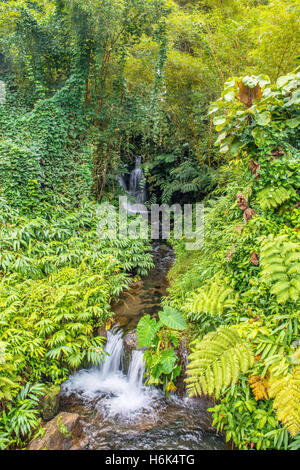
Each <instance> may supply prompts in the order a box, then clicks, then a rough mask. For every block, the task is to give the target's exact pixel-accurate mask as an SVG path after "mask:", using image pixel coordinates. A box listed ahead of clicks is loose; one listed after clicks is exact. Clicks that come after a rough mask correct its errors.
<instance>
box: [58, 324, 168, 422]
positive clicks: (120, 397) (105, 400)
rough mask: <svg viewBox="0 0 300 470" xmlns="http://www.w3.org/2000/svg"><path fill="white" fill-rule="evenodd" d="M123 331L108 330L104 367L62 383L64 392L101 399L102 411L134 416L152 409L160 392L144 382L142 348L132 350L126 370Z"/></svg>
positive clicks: (86, 397) (112, 414) (129, 417)
mask: <svg viewBox="0 0 300 470" xmlns="http://www.w3.org/2000/svg"><path fill="white" fill-rule="evenodd" d="M122 334H123V332H122V330H112V331H108V333H107V343H106V347H105V351H106V353H107V354H108V356H107V357H106V358H105V360H104V362H103V363H102V365H101V367H100V368H92V369H84V370H81V371H79V372H76V373H75V374H73V375H72V376H71V377H70V378H69V379H68V380H67V381H66V382H65V383H64V384H63V386H62V391H63V393H64V394H65V395H71V394H75V395H78V396H79V397H82V398H84V399H87V400H89V401H91V400H92V401H93V400H97V399H99V398H100V401H99V403H101V409H102V412H103V411H104V412H105V413H106V414H108V415H111V416H114V415H120V416H123V417H124V416H125V417H126V419H134V417H136V416H137V414H139V413H140V412H141V411H145V410H152V407H153V402H154V401H155V399H156V398H157V396H158V394H159V392H158V391H157V390H156V389H153V388H151V387H145V386H144V385H143V377H144V373H145V364H144V358H143V356H144V354H143V351H137V350H134V351H132V356H131V361H130V364H129V369H128V374H127V375H126V374H125V373H124V372H123V370H122V369H123V360H122V358H123V355H124V347H123V339H122Z"/></svg>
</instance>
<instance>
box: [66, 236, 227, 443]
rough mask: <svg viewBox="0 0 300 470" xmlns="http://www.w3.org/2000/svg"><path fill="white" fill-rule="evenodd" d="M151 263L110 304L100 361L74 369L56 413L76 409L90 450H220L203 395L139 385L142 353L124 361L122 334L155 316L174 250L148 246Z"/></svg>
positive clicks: (142, 364)
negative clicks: (112, 319)
mask: <svg viewBox="0 0 300 470" xmlns="http://www.w3.org/2000/svg"><path fill="white" fill-rule="evenodd" d="M153 255H154V261H155V267H154V268H153V269H152V270H151V271H150V273H149V275H148V276H147V277H146V278H145V279H143V280H142V281H139V282H138V283H136V284H135V285H134V286H133V287H132V288H131V289H130V290H129V291H127V292H126V293H124V294H123V295H122V296H121V298H120V300H119V301H118V302H117V303H116V304H114V305H113V306H112V310H113V312H114V313H115V322H114V324H113V327H112V328H111V330H109V331H108V332H107V343H106V352H107V353H108V355H107V357H106V358H105V361H104V363H103V364H102V365H101V367H99V368H95V367H94V368H91V369H84V370H80V371H79V372H76V373H75V374H73V375H72V376H70V378H69V379H68V380H67V381H66V382H65V383H64V384H63V387H62V401H61V411H68V412H72V413H74V412H75V413H78V414H79V415H80V416H81V421H82V424H83V430H84V434H85V438H86V441H87V445H86V448H87V449H89V450H142V449H145V450H147V449H148V450H219V449H224V448H225V442H224V439H223V437H222V436H220V435H218V434H216V433H215V431H214V430H213V429H212V428H211V417H210V414H209V413H208V412H207V411H206V409H207V407H208V406H209V403H208V402H207V401H206V400H205V399H190V398H187V397H179V396H177V395H176V394H174V395H173V396H171V397H170V398H166V397H165V395H164V394H163V393H162V391H161V390H159V389H158V388H155V387H146V386H144V384H143V378H144V372H145V368H144V362H143V352H142V351H139V350H136V349H134V350H132V351H131V355H130V360H129V363H128V360H127V364H126V354H125V350H126V348H125V344H124V335H126V334H128V333H130V332H132V331H133V330H134V329H135V328H136V325H137V323H138V321H139V319H140V317H141V316H142V315H145V314H147V313H149V314H150V315H155V314H157V312H158V310H159V309H160V301H161V297H162V296H164V295H166V289H167V286H168V283H167V277H166V276H167V272H168V270H169V269H170V267H171V265H172V263H173V261H174V254H173V251H172V249H171V248H170V247H169V246H168V245H166V244H163V243H154V244H153Z"/></svg>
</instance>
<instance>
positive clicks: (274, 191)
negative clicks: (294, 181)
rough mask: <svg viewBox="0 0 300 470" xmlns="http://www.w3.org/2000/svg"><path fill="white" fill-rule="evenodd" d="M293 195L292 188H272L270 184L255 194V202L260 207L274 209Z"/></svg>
mask: <svg viewBox="0 0 300 470" xmlns="http://www.w3.org/2000/svg"><path fill="white" fill-rule="evenodd" d="M294 195H295V191H294V190H293V189H290V190H287V189H286V188H284V187H283V186H279V187H277V188H273V187H272V186H270V187H267V188H264V189H262V190H261V191H260V192H259V193H258V194H257V196H256V199H257V202H258V204H259V205H260V207H261V208H262V209H274V208H275V207H277V206H279V205H280V204H282V203H283V202H285V201H287V200H288V199H290V198H291V197H292V196H294Z"/></svg>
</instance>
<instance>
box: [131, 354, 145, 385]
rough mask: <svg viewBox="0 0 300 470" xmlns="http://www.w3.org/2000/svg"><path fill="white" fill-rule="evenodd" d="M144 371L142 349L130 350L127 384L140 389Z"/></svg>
mask: <svg viewBox="0 0 300 470" xmlns="http://www.w3.org/2000/svg"><path fill="white" fill-rule="evenodd" d="M144 373H145V363H144V353H143V351H132V358H131V362H130V365H129V369H128V382H129V385H131V386H132V387H135V388H137V389H141V388H142V385H143V377H144Z"/></svg>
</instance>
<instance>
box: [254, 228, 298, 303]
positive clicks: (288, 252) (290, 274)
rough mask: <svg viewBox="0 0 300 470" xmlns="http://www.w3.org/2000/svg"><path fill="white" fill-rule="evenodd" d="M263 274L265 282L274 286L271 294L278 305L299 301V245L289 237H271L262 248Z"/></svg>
mask: <svg viewBox="0 0 300 470" xmlns="http://www.w3.org/2000/svg"><path fill="white" fill-rule="evenodd" d="M260 261H261V265H262V268H263V271H262V273H261V275H262V279H263V280H264V281H265V282H270V283H271V284H272V287H271V294H273V295H275V296H276V298H277V301H278V303H285V302H287V301H288V300H294V301H296V300H298V298H299V295H300V249H299V244H297V243H294V242H291V241H289V238H288V236H287V235H281V236H278V237H276V238H274V237H273V236H269V237H268V238H266V239H265V241H264V243H263V244H262V248H261V255H260Z"/></svg>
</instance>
